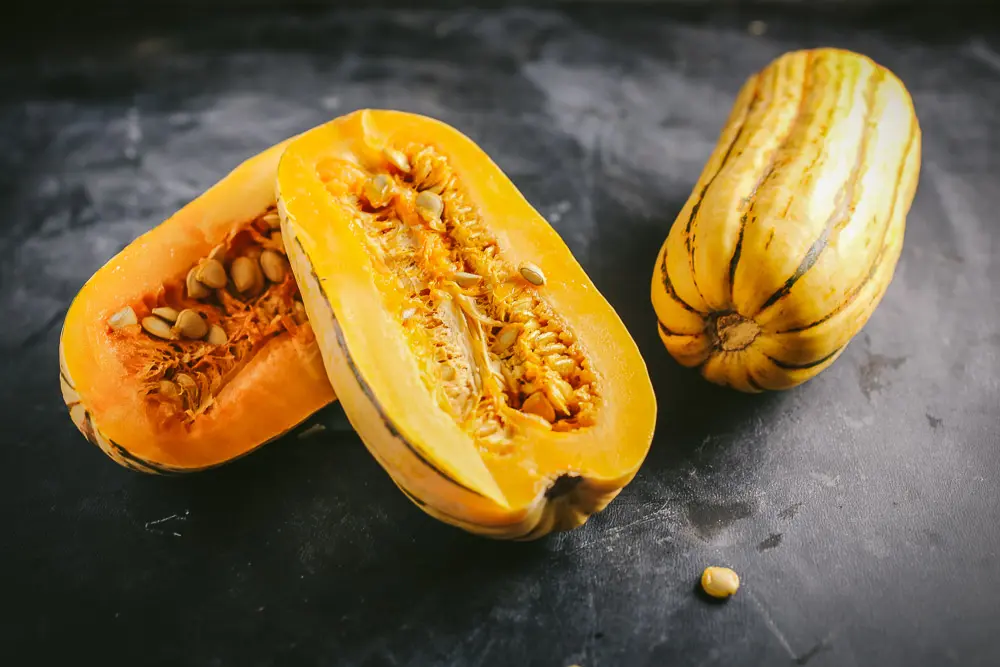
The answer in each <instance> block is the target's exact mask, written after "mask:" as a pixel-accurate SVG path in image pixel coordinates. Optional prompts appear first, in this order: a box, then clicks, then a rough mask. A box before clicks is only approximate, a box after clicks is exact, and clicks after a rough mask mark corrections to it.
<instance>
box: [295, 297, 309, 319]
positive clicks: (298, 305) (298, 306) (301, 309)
mask: <svg viewBox="0 0 1000 667" xmlns="http://www.w3.org/2000/svg"><path fill="white" fill-rule="evenodd" d="M292 317H293V318H294V319H295V323H296V324H305V323H306V322H308V321H309V318H308V317H307V316H306V307H305V306H304V305H303V304H302V302H301V301H296V302H295V303H293V304H292Z"/></svg>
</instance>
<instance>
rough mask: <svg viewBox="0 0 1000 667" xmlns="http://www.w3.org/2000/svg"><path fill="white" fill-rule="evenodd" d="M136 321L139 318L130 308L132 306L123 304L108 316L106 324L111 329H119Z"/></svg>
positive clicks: (137, 321) (136, 322)
mask: <svg viewBox="0 0 1000 667" xmlns="http://www.w3.org/2000/svg"><path fill="white" fill-rule="evenodd" d="M138 323H139V318H137V317H136V315H135V311H134V310H132V306H125V307H124V308H122V309H121V310H119V311H118V312H117V313H115V314H114V315H112V316H111V317H109V318H108V324H109V325H110V326H111V328H112V329H121V328H122V327H127V326H130V325H132V324H138Z"/></svg>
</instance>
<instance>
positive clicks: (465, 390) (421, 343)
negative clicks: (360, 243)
mask: <svg viewBox="0 0 1000 667" xmlns="http://www.w3.org/2000/svg"><path fill="white" fill-rule="evenodd" d="M398 148H405V152H404V151H400V155H398V156H395V158H394V159H390V158H389V155H395V153H394V151H396V150H397V147H393V148H391V149H388V150H387V151H386V153H385V154H386V157H387V160H389V162H390V165H388V167H387V169H388V171H389V173H388V174H386V173H379V172H377V171H376V172H375V173H372V172H364V171H363V170H355V171H352V172H350V173H347V172H344V173H342V174H340V177H339V178H338V179H337V180H336V182H334V181H332V180H331V179H329V178H328V179H324V182H325V183H327V188H328V191H329V193H330V196H331V198H332V199H333V201H334V202H335V203H336V204H337V205H340V206H342V207H343V210H344V212H345V215H348V216H351V217H353V218H354V220H355V221H356V223H357V224H358V228H359V229H360V230H362V231H363V233H364V234H365V235H366V237H367V238H366V240H367V242H368V243H367V247H368V253H369V256H370V257H371V262H372V267H373V268H374V269H376V270H374V271H373V273H372V275H373V279H374V280H375V281H376V284H377V285H378V287H379V289H380V291H381V292H382V293H383V294H384V295H385V305H386V306H387V307H391V308H399V312H400V319H401V321H402V323H403V326H402V327H401V329H402V332H403V335H405V336H406V337H407V340H408V343H409V345H410V347H411V349H413V351H414V357H415V359H416V361H417V363H418V364H419V365H420V367H421V369H422V371H423V372H422V378H423V381H424V384H425V386H426V388H427V391H428V392H430V393H431V395H433V396H435V398H436V401H437V403H438V405H439V406H440V407H441V409H443V410H444V411H445V412H447V413H448V414H450V415H451V416H452V417H453V418H454V420H455V422H456V424H457V425H458V426H459V427H460V428H461V429H463V430H464V431H465V432H466V433H468V434H469V435H470V436H471V437H473V438H475V439H476V441H477V443H478V445H479V446H480V448H481V451H483V452H484V453H488V454H489V455H491V456H504V455H506V454H509V452H510V451H512V450H511V448H512V447H513V446H514V445H513V442H514V435H515V432H516V430H517V429H518V428H521V427H523V426H524V425H526V424H535V425H537V426H538V427H539V428H546V429H552V430H554V431H562V432H565V431H574V430H577V429H582V428H588V427H590V426H593V425H594V424H595V423H596V421H597V417H598V413H599V406H600V404H601V401H600V393H599V384H598V379H597V376H596V375H595V374H594V373H593V372H592V370H591V368H590V358H589V356H588V354H587V352H586V350H584V349H583V348H582V345H581V344H580V343H579V342H577V340H576V336H574V335H573V332H572V331H571V330H570V329H569V327H568V326H567V325H566V324H565V322H564V321H563V319H562V318H561V317H560V316H559V314H558V313H556V312H555V311H554V309H553V308H552V306H551V305H550V303H549V302H548V300H547V297H546V296H545V294H544V293H543V292H542V291H540V290H536V289H533V287H539V286H541V285H544V284H546V278H545V275H544V273H543V272H542V270H541V269H540V268H539V267H538V266H536V265H535V264H532V263H530V262H523V263H522V262H519V261H517V260H512V259H511V258H509V257H507V256H506V252H505V250H504V249H503V247H502V246H501V244H500V243H499V241H498V239H497V238H496V236H495V235H494V233H493V232H492V230H491V229H490V227H489V223H488V221H487V220H485V219H484V218H483V217H482V216H481V215H480V213H479V210H478V208H477V206H476V205H475V204H474V203H473V202H472V201H471V199H470V198H469V197H468V196H467V195H466V193H465V190H464V187H463V185H462V182H461V179H460V178H459V177H458V175H457V174H456V173H455V172H454V171H453V170H452V168H451V166H450V165H449V163H448V160H447V159H446V158H445V157H444V156H442V155H440V154H438V153H437V152H436V150H435V149H434V148H432V147H428V146H419V145H409V146H405V147H398ZM404 157H405V160H406V162H405V164H404V163H403V159H402V158H404ZM393 167H395V169H396V170H398V171H400V172H402V173H403V175H401V176H400V175H398V174H396V172H395V171H394V170H393ZM345 179H346V180H345ZM351 179H353V180H351ZM386 184H391V185H392V188H393V196H392V197H391V198H390V199H389V200H384V199H383V198H381V196H380V195H381V193H382V186H384V185H386ZM376 204H384V206H377V205H376ZM373 209H374V210H373ZM397 304H401V305H397Z"/></svg>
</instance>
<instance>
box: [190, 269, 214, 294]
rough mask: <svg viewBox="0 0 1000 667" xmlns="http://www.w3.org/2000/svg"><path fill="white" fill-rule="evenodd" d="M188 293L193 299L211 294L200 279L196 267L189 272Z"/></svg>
mask: <svg viewBox="0 0 1000 667" xmlns="http://www.w3.org/2000/svg"><path fill="white" fill-rule="evenodd" d="M185 282H186V283H187V293H188V297H190V298H192V299H204V298H205V297H206V296H208V295H209V294H210V292H209V291H208V288H207V287H205V285H204V284H202V282H201V281H200V280H198V268H197V267H194V268H192V269H191V270H190V271H188V274H187V280H186V281H185Z"/></svg>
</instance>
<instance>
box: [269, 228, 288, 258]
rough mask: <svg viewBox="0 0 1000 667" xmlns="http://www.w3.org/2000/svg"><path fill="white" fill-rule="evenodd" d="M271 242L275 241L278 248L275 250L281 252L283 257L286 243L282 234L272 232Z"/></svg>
mask: <svg viewBox="0 0 1000 667" xmlns="http://www.w3.org/2000/svg"><path fill="white" fill-rule="evenodd" d="M271 240H272V241H274V243H275V245H277V246H278V247H277V248H274V251H275V252H280V253H281V254H282V255H284V254H286V253H285V242H284V240H282V238H281V232H271Z"/></svg>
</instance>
